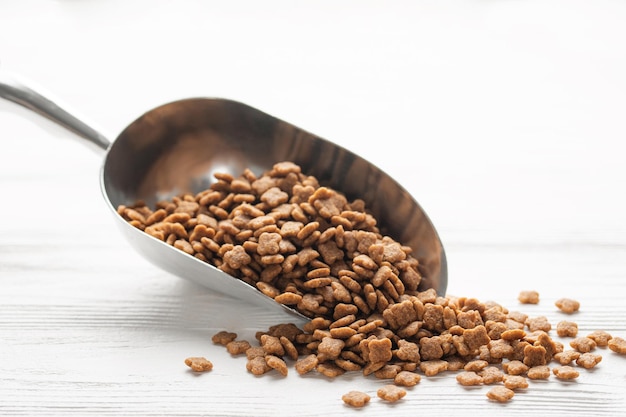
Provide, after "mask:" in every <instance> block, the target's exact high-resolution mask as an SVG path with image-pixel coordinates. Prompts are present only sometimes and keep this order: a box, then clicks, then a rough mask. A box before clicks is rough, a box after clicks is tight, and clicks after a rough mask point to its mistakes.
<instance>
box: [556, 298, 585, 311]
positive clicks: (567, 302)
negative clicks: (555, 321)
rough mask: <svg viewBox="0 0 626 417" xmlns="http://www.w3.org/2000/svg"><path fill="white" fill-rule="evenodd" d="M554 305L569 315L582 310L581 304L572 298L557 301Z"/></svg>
mask: <svg viewBox="0 0 626 417" xmlns="http://www.w3.org/2000/svg"><path fill="white" fill-rule="evenodd" d="M554 305H556V306H557V308H558V309H559V310H561V311H562V312H563V313H567V314H572V313H575V312H577V311H578V309H579V308H580V303H579V302H578V301H576V300H572V299H571V298H560V299H558V300H556V302H555V303H554Z"/></svg>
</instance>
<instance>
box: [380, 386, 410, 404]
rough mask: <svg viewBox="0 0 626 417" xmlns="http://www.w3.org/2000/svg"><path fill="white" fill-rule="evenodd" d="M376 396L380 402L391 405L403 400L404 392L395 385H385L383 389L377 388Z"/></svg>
mask: <svg viewBox="0 0 626 417" xmlns="http://www.w3.org/2000/svg"><path fill="white" fill-rule="evenodd" d="M376 395H378V398H380V399H382V400H385V401H388V402H390V403H393V402H396V401H398V400H400V399H402V398H404V396H405V395H406V390H404V389H403V388H400V387H398V386H396V385H385V386H384V387H382V388H379V389H378V391H376Z"/></svg>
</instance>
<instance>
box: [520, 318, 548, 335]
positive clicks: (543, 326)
mask: <svg viewBox="0 0 626 417" xmlns="http://www.w3.org/2000/svg"><path fill="white" fill-rule="evenodd" d="M526 326H528V330H530V331H531V332H536V331H537V330H541V331H544V332H549V331H550V330H551V329H552V325H551V324H550V322H549V321H548V318H547V317H545V316H539V317H533V318H528V319H526Z"/></svg>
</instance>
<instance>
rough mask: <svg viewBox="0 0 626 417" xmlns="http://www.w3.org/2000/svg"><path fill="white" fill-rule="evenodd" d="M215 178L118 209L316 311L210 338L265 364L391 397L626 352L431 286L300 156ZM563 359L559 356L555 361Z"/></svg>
mask: <svg viewBox="0 0 626 417" xmlns="http://www.w3.org/2000/svg"><path fill="white" fill-rule="evenodd" d="M215 177H216V179H217V182H216V183H214V184H213V185H212V186H211V187H210V189H208V190H205V191H201V192H199V193H197V194H195V195H192V194H184V195H180V196H177V197H174V198H173V199H172V200H171V201H162V202H159V203H157V205H156V207H155V208H154V209H150V208H148V207H147V206H146V205H145V204H143V203H137V204H135V205H133V206H119V207H118V213H119V214H120V215H121V216H122V217H123V218H124V219H126V220H127V221H128V222H129V223H130V224H132V225H133V226H135V227H137V228H139V229H141V230H143V231H145V232H146V233H148V234H150V235H151V236H153V237H155V238H157V239H160V240H162V241H164V242H166V243H168V244H170V245H172V246H174V247H176V248H178V249H180V250H182V251H184V252H186V253H188V254H190V255H192V256H195V257H196V258H198V259H200V260H202V261H206V262H209V263H211V264H213V265H214V266H216V267H217V268H219V269H221V270H222V271H224V272H226V273H228V274H230V275H231V276H233V277H234V278H238V279H240V280H242V281H244V282H246V283H248V284H249V285H252V286H254V287H255V288H257V289H258V290H259V291H260V292H262V293H263V294H265V295H267V296H269V297H271V298H273V299H274V300H275V301H277V302H279V303H282V304H285V305H288V306H291V307H293V308H294V309H296V310H297V311H299V312H300V313H302V314H303V315H305V316H307V317H310V319H311V320H310V322H308V323H307V324H306V325H304V326H302V328H298V327H297V326H295V325H294V324H291V323H287V324H278V325H276V326H272V327H270V328H269V329H268V330H267V331H261V332H258V333H257V334H256V340H257V342H258V346H253V345H252V344H251V343H250V342H249V341H245V340H238V339H237V334H236V333H232V332H228V331H225V330H222V331H219V332H217V333H216V334H215V335H214V336H213V337H212V341H213V343H214V344H217V345H222V346H225V347H226V349H227V351H228V352H229V353H231V354H232V355H233V356H239V355H243V354H245V355H246V359H247V363H246V369H247V370H248V371H249V372H250V373H251V374H253V375H256V376H260V375H264V374H266V373H269V372H274V373H278V374H279V375H282V376H287V375H288V373H289V372H288V368H289V363H290V362H291V363H293V366H294V368H295V370H296V372H297V373H298V374H299V375H305V374H308V373H311V372H314V373H317V374H319V375H323V376H325V377H327V378H335V377H337V376H339V375H343V374H344V373H346V372H361V373H362V374H363V375H364V376H368V375H372V376H374V377H376V378H379V379H381V380H385V381H389V382H392V383H387V384H385V385H384V386H383V387H381V388H380V389H379V390H378V391H377V396H378V398H380V399H381V400H383V401H385V402H389V403H393V402H396V401H398V400H400V399H402V398H403V397H404V396H405V395H406V394H407V391H406V390H405V389H404V388H406V387H413V386H415V385H417V384H418V383H419V382H420V380H421V376H420V373H421V374H423V375H425V376H427V377H434V376H436V375H439V374H441V373H444V372H457V371H458V372H459V373H458V374H457V375H456V380H457V381H458V383H459V384H461V385H464V386H475V385H493V387H492V388H491V389H490V390H489V391H488V392H487V397H488V398H489V399H490V400H493V401H497V402H506V401H509V400H511V399H512V398H513V396H514V395H515V393H514V390H518V389H524V388H527V387H528V381H527V379H531V380H540V379H544V380H545V379H548V378H549V377H550V375H551V372H552V374H554V375H555V376H556V378H558V379H563V380H570V379H575V378H577V377H578V376H579V371H578V370H577V369H576V368H574V367H573V366H572V364H575V365H576V366H577V367H578V369H591V368H593V367H595V366H596V365H597V364H598V363H599V362H600V361H601V360H602V357H601V356H600V355H598V354H595V353H592V352H591V351H593V350H594V349H595V348H596V347H598V346H600V347H604V346H608V347H609V349H611V350H612V351H614V352H616V353H621V354H624V353H626V341H624V339H622V338H620V337H612V336H611V335H610V334H608V333H607V332H604V331H600V330H598V331H594V332H592V333H590V334H589V335H588V336H587V337H578V325H577V324H576V323H574V322H572V321H566V320H562V321H560V322H559V323H558V324H557V326H556V333H557V335H558V336H559V337H568V338H573V339H572V340H571V341H570V342H569V345H570V347H572V349H571V350H565V351H564V350H563V344H562V343H560V342H559V341H557V340H554V339H552V337H551V336H550V332H551V331H552V325H551V323H550V321H549V319H548V318H547V317H545V316H538V317H534V316H533V317H529V316H528V315H527V314H524V313H521V312H516V311H509V310H508V309H506V308H505V307H503V306H501V305H499V304H497V303H495V302H488V303H483V302H481V301H479V300H477V299H475V298H468V297H454V296H446V297H443V296H440V295H438V294H437V293H436V291H435V290H433V289H422V288H420V284H421V283H422V277H421V274H420V272H419V268H418V267H419V265H420V262H419V260H418V259H416V258H414V257H413V254H412V250H411V248H409V247H406V246H403V245H402V244H401V243H399V242H396V241H395V240H393V239H392V238H391V237H389V236H386V235H384V234H383V233H382V232H381V230H380V229H379V228H378V225H377V222H376V219H374V217H373V216H372V215H371V214H370V213H369V212H368V211H367V209H366V207H365V204H364V202H363V201H362V200H354V201H348V199H347V198H346V197H345V196H344V195H343V194H341V193H339V192H337V191H334V190H331V189H329V188H327V187H324V186H321V185H320V183H319V181H318V180H317V179H316V178H314V177H311V176H308V175H306V174H304V173H302V172H301V169H300V167H299V166H298V165H296V164H294V163H291V162H281V163H278V164H276V165H274V167H273V168H272V169H271V170H270V171H268V172H266V173H264V174H263V175H261V176H257V175H255V174H254V173H252V172H251V171H250V170H245V171H244V173H243V174H242V175H241V176H239V177H237V178H235V177H234V176H232V175H230V174H224V173H218V174H215ZM518 300H519V302H520V303H521V304H538V303H539V293H538V292H537V291H532V290H531V291H521V292H520V293H519V295H518ZM555 305H556V307H557V308H558V309H559V311H561V312H563V313H566V314H572V313H575V312H577V311H578V310H579V309H580V303H579V302H578V301H576V300H573V299H570V298H561V299H558V300H557V301H556V302H555ZM553 361H554V362H557V363H558V364H559V365H558V366H556V367H554V368H552V369H551V368H550V366H549V365H550V363H551V362H553ZM185 363H186V364H187V366H189V367H190V368H191V369H192V370H194V371H197V372H203V371H208V370H211V369H212V367H213V365H212V363H211V362H210V361H208V360H206V359H205V358H202V357H192V358H187V359H186V360H185ZM503 371H504V372H503ZM342 400H343V401H344V403H345V404H346V405H348V406H352V407H355V408H359V407H363V406H365V405H366V404H368V403H369V401H370V396H369V395H368V394H366V393H364V392H361V391H350V392H348V393H347V394H344V395H343V396H342Z"/></svg>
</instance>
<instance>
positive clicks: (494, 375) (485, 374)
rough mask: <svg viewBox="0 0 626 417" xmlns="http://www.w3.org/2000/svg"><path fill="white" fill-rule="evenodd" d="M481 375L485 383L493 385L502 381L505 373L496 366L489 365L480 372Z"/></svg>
mask: <svg viewBox="0 0 626 417" xmlns="http://www.w3.org/2000/svg"><path fill="white" fill-rule="evenodd" d="M479 375H480V376H481V377H482V378H483V384H485V385H491V384H495V383H498V382H502V380H503V379H504V374H503V373H502V371H500V370H499V369H498V368H496V367H495V366H488V367H486V368H485V369H483V370H482V371H480V372H479Z"/></svg>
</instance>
